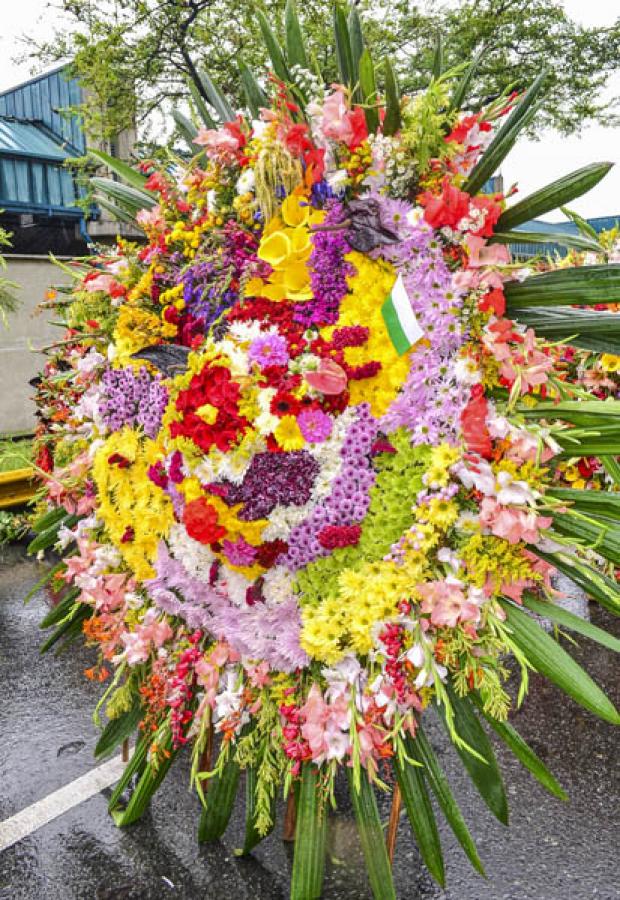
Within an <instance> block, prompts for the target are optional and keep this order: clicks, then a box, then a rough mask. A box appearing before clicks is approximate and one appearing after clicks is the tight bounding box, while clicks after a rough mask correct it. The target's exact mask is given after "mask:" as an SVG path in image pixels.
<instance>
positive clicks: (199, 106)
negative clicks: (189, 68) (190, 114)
mask: <svg viewBox="0 0 620 900" xmlns="http://www.w3.org/2000/svg"><path fill="white" fill-rule="evenodd" d="M187 86H188V88H189V92H190V94H191V95H192V100H193V101H194V106H195V107H196V112H197V113H198V115H199V116H200V118H201V119H202V123H203V125H204V126H205V128H215V127H216V125H217V123H216V121H215V119H214V118H213V116H212V115H211V113H210V112H209V107H208V106H207V104H206V103H205V100H204V97H203V96H202V94H201V93H200V91H199V90H198V86H197V85H196V84H195V82H194V80H193V79H192V78H189V79H188V81H187ZM201 87H202V82H201ZM203 90H204V88H203Z"/></svg>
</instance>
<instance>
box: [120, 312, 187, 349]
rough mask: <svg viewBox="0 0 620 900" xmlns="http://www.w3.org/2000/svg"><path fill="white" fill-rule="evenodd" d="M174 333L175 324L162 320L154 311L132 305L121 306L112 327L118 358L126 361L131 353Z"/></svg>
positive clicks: (175, 331)
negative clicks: (114, 325)
mask: <svg viewBox="0 0 620 900" xmlns="http://www.w3.org/2000/svg"><path fill="white" fill-rule="evenodd" d="M176 333H177V328H176V325H171V324H169V323H168V322H164V321H162V320H161V319H160V318H159V316H156V315H155V314H154V313H150V312H146V310H144V309H138V308H136V307H132V306H121V309H120V312H119V316H118V319H117V321H116V327H115V328H114V343H115V344H116V349H117V351H118V358H119V359H120V360H121V361H126V359H127V357H130V356H131V354H132V353H137V352H138V350H142V349H143V348H144V347H150V346H151V345H152V344H155V343H157V340H158V339H159V338H160V337H162V338H171V337H174V336H175V335H176Z"/></svg>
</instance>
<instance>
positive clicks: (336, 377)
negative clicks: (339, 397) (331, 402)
mask: <svg viewBox="0 0 620 900" xmlns="http://www.w3.org/2000/svg"><path fill="white" fill-rule="evenodd" d="M304 378H305V379H306V381H307V383H308V384H309V385H310V387H311V388H314V390H315V391H320V392H321V393H322V394H341V393H342V392H343V391H344V389H345V388H346V386H347V384H348V378H347V373H346V372H345V371H344V369H343V368H342V367H341V366H339V365H338V363H337V362H334V361H333V359H321V362H320V364H319V368H318V369H317V370H316V371H314V372H304Z"/></svg>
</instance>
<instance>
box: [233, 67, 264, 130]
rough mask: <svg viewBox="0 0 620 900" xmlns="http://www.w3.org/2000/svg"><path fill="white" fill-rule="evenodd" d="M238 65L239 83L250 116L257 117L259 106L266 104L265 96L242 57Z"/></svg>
mask: <svg viewBox="0 0 620 900" xmlns="http://www.w3.org/2000/svg"><path fill="white" fill-rule="evenodd" d="M238 65H239V73H240V75H241V84H242V86H243V90H244V93H245V97H246V100H247V101H248V107H249V110H250V112H251V113H252V117H253V118H254V119H258V117H259V115H260V110H261V107H264V106H267V97H266V96H265V94H264V92H263V89H262V88H261V86H260V85H259V83H258V81H257V80H256V78H255V77H254V74H253V72H252V70H251V69H250V68H249V66H248V65H247V64H246V63H245V62H244V61H243V60H242V59H240V60H239V63H238Z"/></svg>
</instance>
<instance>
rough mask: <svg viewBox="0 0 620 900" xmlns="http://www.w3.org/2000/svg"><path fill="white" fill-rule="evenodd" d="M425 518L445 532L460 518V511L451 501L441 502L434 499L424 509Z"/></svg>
mask: <svg viewBox="0 0 620 900" xmlns="http://www.w3.org/2000/svg"><path fill="white" fill-rule="evenodd" d="M424 513H425V518H426V520H427V522H429V524H431V525H436V526H437V527H438V528H441V529H443V530H444V531H445V530H446V529H448V528H449V527H450V526H451V525H454V523H455V522H456V520H457V519H458V517H459V509H458V506H457V505H456V503H453V502H452V501H451V500H440V499H439V498H437V497H434V498H433V499H432V500H431V502H430V503H429V504H428V506H427V507H426V508H425V509H424Z"/></svg>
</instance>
